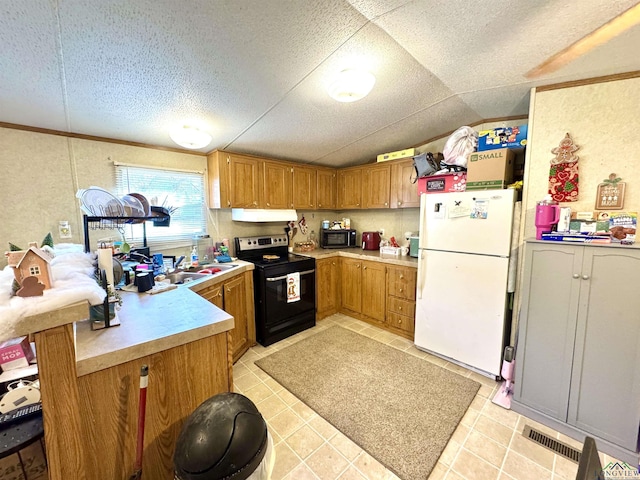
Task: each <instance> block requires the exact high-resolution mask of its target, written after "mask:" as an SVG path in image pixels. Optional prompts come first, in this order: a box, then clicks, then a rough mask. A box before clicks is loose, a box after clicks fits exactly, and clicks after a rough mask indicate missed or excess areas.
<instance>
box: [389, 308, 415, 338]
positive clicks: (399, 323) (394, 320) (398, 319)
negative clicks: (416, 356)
mask: <svg viewBox="0 0 640 480" xmlns="http://www.w3.org/2000/svg"><path fill="white" fill-rule="evenodd" d="M387 325H389V326H390V327H395V328H399V329H400V330H404V331H405V332H409V333H411V334H413V332H414V319H413V317H407V316H405V315H398V314H397V313H392V312H387Z"/></svg>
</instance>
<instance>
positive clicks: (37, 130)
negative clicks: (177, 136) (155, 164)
mask: <svg viewBox="0 0 640 480" xmlns="http://www.w3.org/2000/svg"><path fill="white" fill-rule="evenodd" d="M0 127H1V128H10V129H12V130H22V131H25V132H34V133H43V134H45V135H56V136H59V137H68V138H77V139H80V140H91V141H94V142H106V143H115V144H118V145H127V146H129V147H141V148H151V149H154V150H163V151H166V152H175V153H186V154H189V155H197V156H199V157H206V156H207V154H206V153H202V152H194V151H193V150H185V149H182V148H171V147H161V146H159V145H149V144H148V143H139V142H129V141H127V140H118V139H115V138H107V137H97V136H94V135H84V134H82V133H73V132H63V131H61V130H51V129H48V128H39V127H30V126H29V125H19V124H16V123H7V122H0Z"/></svg>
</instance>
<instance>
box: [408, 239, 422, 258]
mask: <svg viewBox="0 0 640 480" xmlns="http://www.w3.org/2000/svg"><path fill="white" fill-rule="evenodd" d="M419 248H420V237H409V256H410V257H415V258H418V252H419Z"/></svg>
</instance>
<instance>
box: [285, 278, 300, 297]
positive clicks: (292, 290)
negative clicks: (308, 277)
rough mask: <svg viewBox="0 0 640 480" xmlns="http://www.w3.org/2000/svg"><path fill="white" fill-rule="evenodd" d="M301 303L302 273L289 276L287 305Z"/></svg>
mask: <svg viewBox="0 0 640 480" xmlns="http://www.w3.org/2000/svg"><path fill="white" fill-rule="evenodd" d="M298 301H300V272H293V273H290V274H288V275H287V303H291V302H298Z"/></svg>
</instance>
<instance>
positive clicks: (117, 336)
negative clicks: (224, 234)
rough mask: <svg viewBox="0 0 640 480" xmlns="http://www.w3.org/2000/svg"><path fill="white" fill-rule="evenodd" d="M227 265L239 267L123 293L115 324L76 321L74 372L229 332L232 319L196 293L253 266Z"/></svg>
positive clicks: (90, 371) (125, 360)
mask: <svg viewBox="0 0 640 480" xmlns="http://www.w3.org/2000/svg"><path fill="white" fill-rule="evenodd" d="M227 265H237V268H233V269H230V270H228V271H225V272H222V273H219V274H216V275H214V276H211V277H205V278H204V279H202V280H197V281H193V282H190V283H186V284H184V285H181V286H179V287H178V288H175V289H173V290H168V291H166V292H162V293H158V294H156V295H148V294H146V293H134V292H121V295H122V307H121V308H120V309H119V310H118V312H117V314H118V318H119V319H120V325H119V326H116V327H111V328H107V329H102V330H91V325H90V322H89V320H84V321H81V322H76V368H77V371H78V376H82V375H86V374H89V373H92V372H95V371H98V370H102V369H105V368H109V367H112V366H114V365H118V364H121V363H125V362H128V361H130V360H135V359H136V358H141V357H144V356H147V355H151V354H154V353H157V352H160V351H163V350H167V349H170V348H173V347H176V346H179V345H184V344H186V343H190V342H193V341H195V340H198V339H200V338H203V337H207V336H212V335H217V334H219V333H223V332H226V331H227V330H231V329H232V328H233V327H234V320H233V317H232V316H231V315H229V314H228V313H226V312H225V311H223V310H221V309H220V308H218V307H216V306H215V305H213V304H212V303H210V302H209V301H207V300H205V299H204V298H202V297H201V296H200V295H198V294H197V292H198V291H200V290H202V289H203V288H207V287H209V286H211V285H215V284H217V283H220V282H224V281H225V280H227V279H229V278H232V277H234V276H236V275H238V274H241V273H243V272H245V271H249V270H253V268H254V265H253V264H252V263H249V262H243V261H240V260H238V261H235V262H232V263H231V264H227Z"/></svg>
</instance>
